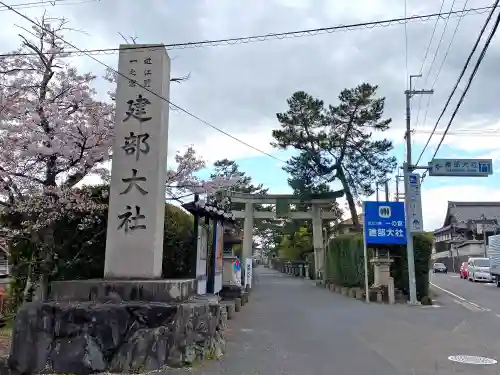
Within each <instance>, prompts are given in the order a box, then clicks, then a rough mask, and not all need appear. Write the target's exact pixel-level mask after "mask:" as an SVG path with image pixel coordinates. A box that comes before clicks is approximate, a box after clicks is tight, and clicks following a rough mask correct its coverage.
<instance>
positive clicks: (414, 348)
mask: <svg viewBox="0 0 500 375" xmlns="http://www.w3.org/2000/svg"><path fill="white" fill-rule="evenodd" d="M259 271H260V283H259V284H258V285H257V286H256V288H255V290H254V291H253V292H252V295H251V300H250V303H249V304H247V305H245V306H244V307H243V309H242V311H241V312H240V313H238V315H237V316H236V318H235V319H234V320H232V321H230V322H229V329H228V332H227V333H226V336H227V351H226V354H225V356H224V357H223V359H222V360H221V361H207V362H204V363H203V364H200V365H197V366H195V367H194V368H193V369H189V370H186V369H182V370H175V371H174V372H169V373H175V374H187V373H190V374H195V375H202V374H204V375H219V374H228V375H250V374H251V375H255V374H259V375H278V374H279V375H283V374H290V375H292V374H293V375H323V374H324V375H332V374H339V375H359V374H367V375H396V374H397V375H406V374H415V375H441V374H456V373H469V374H475V375H477V374H498V373H500V372H499V370H500V366H499V365H489V366H483V365H464V364H459V363H454V362H451V361H449V360H448V359H447V358H448V356H450V355H460V354H462V355H477V356H485V357H490V358H491V357H493V358H495V359H497V360H498V358H499V357H500V340H499V341H498V342H488V343H485V342H484V341H482V340H481V338H480V337H477V335H474V334H473V330H472V331H471V330H467V331H466V332H463V330H462V331H461V329H462V328H463V326H464V321H466V320H467V319H469V315H467V310H465V309H460V308H458V309H456V308H455V307H454V306H453V309H454V310H447V309H446V308H432V309H429V308H424V307H410V306H404V305H397V306H387V305H378V304H370V305H367V304H365V303H364V302H361V301H356V300H353V299H349V298H347V297H344V296H341V295H339V294H335V293H331V292H329V291H327V290H326V289H321V288H319V287H316V286H314V285H313V283H312V282H311V281H309V280H303V279H298V278H294V277H290V276H285V275H283V274H281V273H278V272H276V271H274V270H270V269H267V268H263V267H261V268H259ZM462 310H463V311H462ZM472 316H474V317H477V315H472ZM471 319H472V318H471ZM474 319H478V318H474ZM478 322H479V321H478ZM457 327H462V328H460V329H458V330H457ZM396 328H397V329H396ZM499 328H500V324H499ZM490 329H491V328H490ZM494 329H497V328H496V327H494ZM499 333H500V330H499ZM498 338H499V339H500V335H499V336H498Z"/></svg>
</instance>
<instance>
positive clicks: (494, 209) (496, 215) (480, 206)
mask: <svg viewBox="0 0 500 375" xmlns="http://www.w3.org/2000/svg"><path fill="white" fill-rule="evenodd" d="M452 217H454V218H455V219H456V225H457V226H460V227H462V226H463V227H466V226H467V224H466V223H467V221H468V220H480V219H481V218H482V217H484V218H486V219H500V202H454V201H448V210H447V212H446V217H445V221H444V225H443V226H447V225H450V220H451V218H452Z"/></svg>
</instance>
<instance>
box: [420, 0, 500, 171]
mask: <svg viewBox="0 0 500 375" xmlns="http://www.w3.org/2000/svg"><path fill="white" fill-rule="evenodd" d="M499 2H500V0H495V4H494V5H493V6H491V7H490V9H491V12H490V14H489V15H488V17H487V18H486V21H485V22H484V24H483V27H482V28H481V31H480V32H479V35H478V37H477V39H476V42H475V43H474V46H473V47H472V50H471V52H470V54H469V56H468V57H467V60H466V61H465V65H464V67H463V68H462V71H461V72H460V75H459V76H458V79H457V82H456V83H455V86H454V87H453V89H452V90H451V93H450V95H449V97H448V99H447V101H446V104H445V105H444V108H443V110H442V111H441V114H440V115H439V117H438V119H437V121H436V124H435V125H434V128H433V130H432V133H431V135H430V136H429V139H427V142H426V144H425V146H424V148H423V149H422V151H421V152H420V156H419V157H418V159H417V163H416V164H418V163H419V162H420V159H421V158H422V155H423V154H424V152H425V150H426V148H427V146H429V143H430V141H431V139H432V136H433V135H434V132H435V131H436V129H437V127H438V125H439V122H440V121H441V119H442V118H443V115H444V113H445V112H446V110H447V109H448V105H449V104H450V102H451V99H452V97H453V95H454V94H455V91H457V88H458V85H459V84H460V81H461V80H462V78H463V76H464V74H465V71H466V70H467V68H468V66H469V63H470V61H471V59H472V56H473V55H474V53H475V52H476V50H477V47H478V46H479V43H480V42H481V39H482V37H483V34H484V32H485V30H486V28H487V27H488V24H489V23H490V20H491V18H492V17H493V13H494V12H495V10H496V8H497V7H498V3H499Z"/></svg>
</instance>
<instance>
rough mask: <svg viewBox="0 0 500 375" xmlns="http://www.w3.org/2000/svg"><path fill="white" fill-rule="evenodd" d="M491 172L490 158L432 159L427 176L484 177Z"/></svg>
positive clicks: (491, 163) (491, 162)
mask: <svg viewBox="0 0 500 375" xmlns="http://www.w3.org/2000/svg"><path fill="white" fill-rule="evenodd" d="M492 174H493V161H492V160H491V159H433V160H432V161H431V162H429V176H453V177H486V176H489V175H492Z"/></svg>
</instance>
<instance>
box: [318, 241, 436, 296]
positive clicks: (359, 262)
mask: <svg viewBox="0 0 500 375" xmlns="http://www.w3.org/2000/svg"><path fill="white" fill-rule="evenodd" d="M431 251H432V235H429V234H420V235H417V236H415V237H414V253H415V278H416V288H417V298H419V299H421V298H422V297H424V296H427V295H428V291H429V259H430V256H431ZM391 254H392V258H393V259H394V263H393V264H392V267H391V276H392V277H393V278H394V287H395V288H397V289H400V290H402V291H403V292H404V293H405V294H408V262H407V256H406V255H407V253H406V246H393V247H391ZM372 257H373V250H372V249H371V248H369V249H368V259H371V258H372ZM368 270H369V272H368V273H369V275H368V280H369V283H370V284H371V283H373V267H371V266H370V265H369V267H368ZM326 272H327V275H326V277H327V279H329V280H331V281H332V282H333V283H334V284H337V285H342V286H346V287H356V286H359V287H362V286H364V282H365V281H364V280H365V277H364V254H363V236H362V235H361V234H359V233H350V234H343V235H340V236H338V237H336V238H334V239H332V240H331V241H330V243H329V247H328V251H327V257H326Z"/></svg>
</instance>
